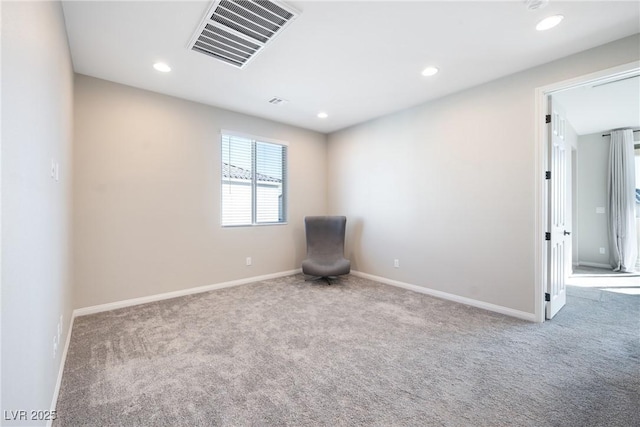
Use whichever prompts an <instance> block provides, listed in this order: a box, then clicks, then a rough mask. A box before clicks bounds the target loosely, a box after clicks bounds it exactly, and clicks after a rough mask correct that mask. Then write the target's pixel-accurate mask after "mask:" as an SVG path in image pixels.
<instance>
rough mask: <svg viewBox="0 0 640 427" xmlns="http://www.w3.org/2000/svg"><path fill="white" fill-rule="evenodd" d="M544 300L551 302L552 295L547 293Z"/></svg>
mask: <svg viewBox="0 0 640 427" xmlns="http://www.w3.org/2000/svg"><path fill="white" fill-rule="evenodd" d="M544 300H545V301H551V294H550V293H548V292H545V294H544Z"/></svg>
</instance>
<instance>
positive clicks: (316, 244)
mask: <svg viewBox="0 0 640 427" xmlns="http://www.w3.org/2000/svg"><path fill="white" fill-rule="evenodd" d="M346 226H347V217H344V216H307V217H305V218H304V228H305V232H306V235H307V259H305V260H304V261H302V273H304V274H306V275H308V276H313V277H314V278H322V279H326V280H327V281H329V278H333V277H336V276H341V275H343V274H349V272H350V271H351V262H350V261H349V260H348V259H346V258H345V257H344V239H345V237H344V236H345V231H346Z"/></svg>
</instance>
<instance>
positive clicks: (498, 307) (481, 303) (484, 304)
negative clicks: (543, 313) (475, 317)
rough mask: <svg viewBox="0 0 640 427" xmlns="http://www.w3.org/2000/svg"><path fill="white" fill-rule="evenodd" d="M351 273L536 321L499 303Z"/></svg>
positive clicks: (531, 316)
mask: <svg viewBox="0 0 640 427" xmlns="http://www.w3.org/2000/svg"><path fill="white" fill-rule="evenodd" d="M351 274H353V275H354V276H358V277H362V278H365V279H369V280H373V281H376V282H380V283H385V284H387V285H391V286H396V287H399V288H404V289H409V290H411V291H414V292H419V293H421V294H426V295H430V296H433V297H436V298H441V299H445V300H449V301H453V302H457V303H461V304H465V305H470V306H472V307H477V308H482V309H484V310H488V311H493V312H495V313H500V314H504V315H507V316H511V317H516V318H518V319H523V320H528V321H530V322H535V321H536V315H535V314H534V313H527V312H525V311H520V310H514V309H512V308H508V307H503V306H501V305H496V304H490V303H488V302H484V301H478V300H475V299H471V298H466V297H461V296H459V295H455V294H450V293H447V292H442V291H436V290H435V289H430V288H425V287H423V286H417V285H412V284H410V283H405V282H399V281H397V280H392V279H387V278H385V277H380V276H374V275H372V274H367V273H362V272H360V271H354V270H351Z"/></svg>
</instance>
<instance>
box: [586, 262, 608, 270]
mask: <svg viewBox="0 0 640 427" xmlns="http://www.w3.org/2000/svg"><path fill="white" fill-rule="evenodd" d="M578 265H579V266H580V265H584V266H585V267H596V268H607V269H609V270H611V269H612V268H611V266H610V265H609V264H601V263H599V262H589V261H578Z"/></svg>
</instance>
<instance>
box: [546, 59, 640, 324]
mask: <svg viewBox="0 0 640 427" xmlns="http://www.w3.org/2000/svg"><path fill="white" fill-rule="evenodd" d="M639 72H640V61H634V62H630V63H628V64H623V65H619V66H617V67H612V68H607V69H605V70H601V71H597V72H594V73H590V74H585V75H582V76H578V77H575V78H572V79H568V80H563V81H559V82H556V83H553V84H549V85H546V86H541V87H538V88H536V90H535V117H534V120H535V127H534V128H535V134H534V135H535V152H536V154H535V157H536V158H535V183H536V184H535V218H536V220H535V227H534V233H535V234H534V242H535V274H534V282H535V292H534V298H535V302H534V307H535V313H534V315H535V321H536V322H544V321H545V301H544V294H545V292H546V291H547V277H548V276H547V273H548V267H549V266H548V265H547V264H548V263H547V250H548V246H549V245H548V244H547V241H545V238H544V233H545V232H547V231H549V218H548V212H549V211H548V209H549V204H550V200H549V191H548V185H547V180H545V171H547V170H549V164H548V132H547V125H546V123H545V116H546V114H547V105H548V103H547V97H548V96H549V95H552V94H553V93H557V92H561V91H564V90H569V89H574V88H577V87H580V86H586V85H590V84H593V83H595V82H604V81H608V80H616V79H619V78H621V77H625V76H631V75H636V74H638V73H639ZM576 226H577V225H575V224H574V228H575V227H576Z"/></svg>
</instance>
